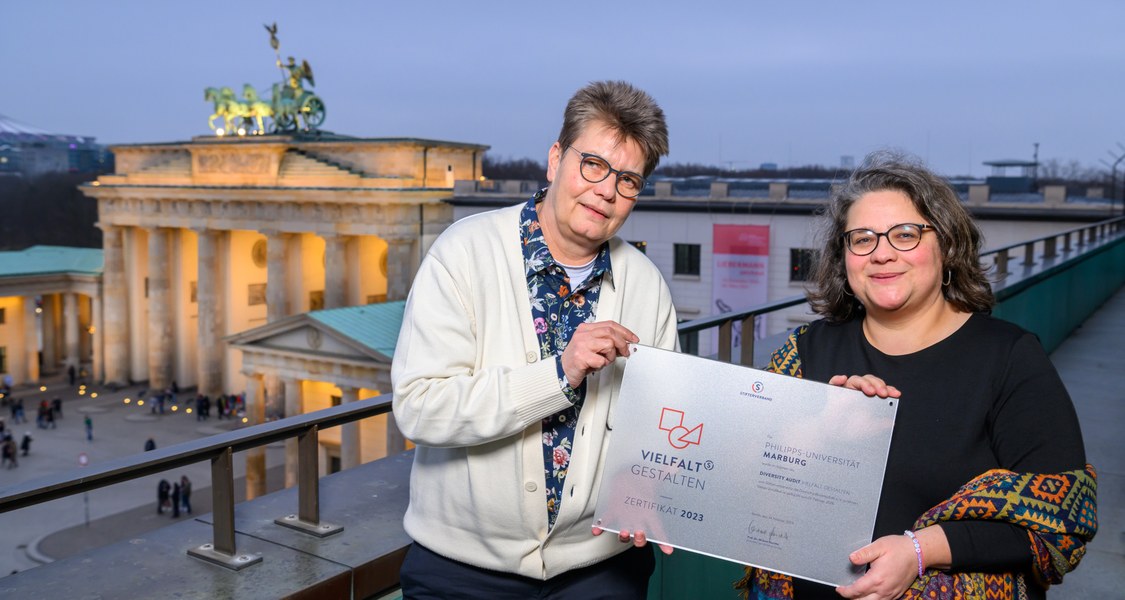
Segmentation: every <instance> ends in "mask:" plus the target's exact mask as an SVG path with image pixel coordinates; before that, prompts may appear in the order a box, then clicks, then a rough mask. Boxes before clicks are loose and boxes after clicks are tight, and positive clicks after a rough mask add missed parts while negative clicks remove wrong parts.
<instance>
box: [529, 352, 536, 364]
mask: <svg viewBox="0 0 1125 600" xmlns="http://www.w3.org/2000/svg"><path fill="white" fill-rule="evenodd" d="M536 358H537V357H536V356H535V353H534V352H528V353H527V364H531V363H533V362H535V359H536Z"/></svg>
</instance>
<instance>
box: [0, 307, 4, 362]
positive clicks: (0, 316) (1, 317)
mask: <svg viewBox="0 0 1125 600" xmlns="http://www.w3.org/2000/svg"><path fill="white" fill-rule="evenodd" d="M3 324H4V309H3V308H0V325H3ZM3 372H4V369H0V373H3Z"/></svg>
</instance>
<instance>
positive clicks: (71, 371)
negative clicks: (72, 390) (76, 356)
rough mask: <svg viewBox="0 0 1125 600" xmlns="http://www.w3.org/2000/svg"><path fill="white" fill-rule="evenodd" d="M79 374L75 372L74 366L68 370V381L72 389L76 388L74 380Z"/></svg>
mask: <svg viewBox="0 0 1125 600" xmlns="http://www.w3.org/2000/svg"><path fill="white" fill-rule="evenodd" d="M77 375H78V374H77V373H76V372H75V371H74V365H70V366H68V367H67V368H66V380H67V382H68V383H70V387H74V379H75V377H76V376H77Z"/></svg>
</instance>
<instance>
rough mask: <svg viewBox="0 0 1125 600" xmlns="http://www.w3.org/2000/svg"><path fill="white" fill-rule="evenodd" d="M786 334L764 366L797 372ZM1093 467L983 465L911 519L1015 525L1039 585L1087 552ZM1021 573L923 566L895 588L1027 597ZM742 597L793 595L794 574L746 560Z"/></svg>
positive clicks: (954, 595)
mask: <svg viewBox="0 0 1125 600" xmlns="http://www.w3.org/2000/svg"><path fill="white" fill-rule="evenodd" d="M806 329H807V326H805V327H801V328H799V329H797V330H796V331H794V332H793V333H792V334H790V336H789V339H788V340H787V341H786V343H785V345H784V346H782V347H781V348H780V349H778V350H777V351H776V352H774V354H773V356H772V357H771V360H770V365H769V367H768V370H770V371H773V372H775V373H783V374H786V375H792V376H795V377H800V376H801V361H800V357H799V356H798V355H797V337H798V336H800V335H801V334H803V333H804V332H805V331H806ZM1096 497H1097V474H1096V473H1095V472H1094V467H1092V466H1090V465H1086V468H1085V469H1076V470H1074V471H1066V472H1064V473H1058V474H1040V473H1015V472H1012V471H1006V470H1003V469H993V470H990V471H987V472H985V473H983V474H981V475H979V476H977V477H975V478H974V479H973V480H972V481H970V482H968V483H966V484H965V485H963V486H962V487H961V489H959V490H957V493H955V494H954V495H953V496H952V497H951V498H949V499H948V500H946V501H944V502H942V503H940V504H938V505H937V506H935V507H933V508H931V509H930V510H928V511H926V512H925V513H924V514H923V515H922V516H921V517H919V518H918V520H917V521H915V522H914V529H921V528H923V527H927V526H930V525H934V524H936V523H941V522H944V521H960V520H963V519H984V520H990V521H1001V522H1004V523H1012V524H1015V525H1019V526H1020V527H1023V528H1025V529H1026V530H1027V536H1028V540H1029V542H1030V544H1031V552H1032V558H1033V562H1034V571H1033V573H1032V575H1033V576H1034V578H1035V583H1036V584H1037V585H1039V586H1041V587H1043V588H1047V587H1048V586H1050V585H1053V584H1057V583H1060V582H1061V581H1062V579H1063V575H1065V574H1066V573H1068V572H1070V571H1072V570H1074V568H1075V567H1077V566H1078V562H1079V561H1080V560H1082V557H1083V555H1085V554H1086V543H1087V542H1089V541H1090V540H1091V539H1093V537H1094V534H1095V533H1096V532H1097V529H1098V517H1097V501H1096ZM1026 586H1027V582H1026V581H1025V577H1024V574H1023V573H947V572H945V571H939V570H937V569H928V570H927V571H926V573H925V575H923V576H922V577H919V578H918V579H915V580H914V583H913V585H911V586H910V588H909V589H907V590H906V592H905V593H904V594H903V595H902V598H904V599H907V600H914V599H922V598H926V599H937V600H962V599H965V600H969V599H973V600H976V599H981V600H1001V599H1007V598H1026V596H1027V589H1026ZM734 587H735V588H736V589H738V590H740V593H741V595H742V597H743V598H747V599H748V600H792V599H793V580H792V579H791V578H790V577H789V576H787V575H780V574H778V573H773V572H771V571H766V570H764V569H757V568H753V567H747V568H746V576H745V577H743V578H742V579H741V580H740V581H738V582H736V583H735V584H734Z"/></svg>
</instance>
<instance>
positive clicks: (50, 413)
mask: <svg viewBox="0 0 1125 600" xmlns="http://www.w3.org/2000/svg"><path fill="white" fill-rule="evenodd" d="M43 402H44V404H46V402H47V401H46V400H44V401H43ZM43 418H44V419H45V420H46V422H47V427H46V428H47V429H54V428H56V427H57V426H58V425H57V424H56V423H55V411H54V409H52V408H51V406H50V405H47V406H46V412H45V413H44V414H43Z"/></svg>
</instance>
